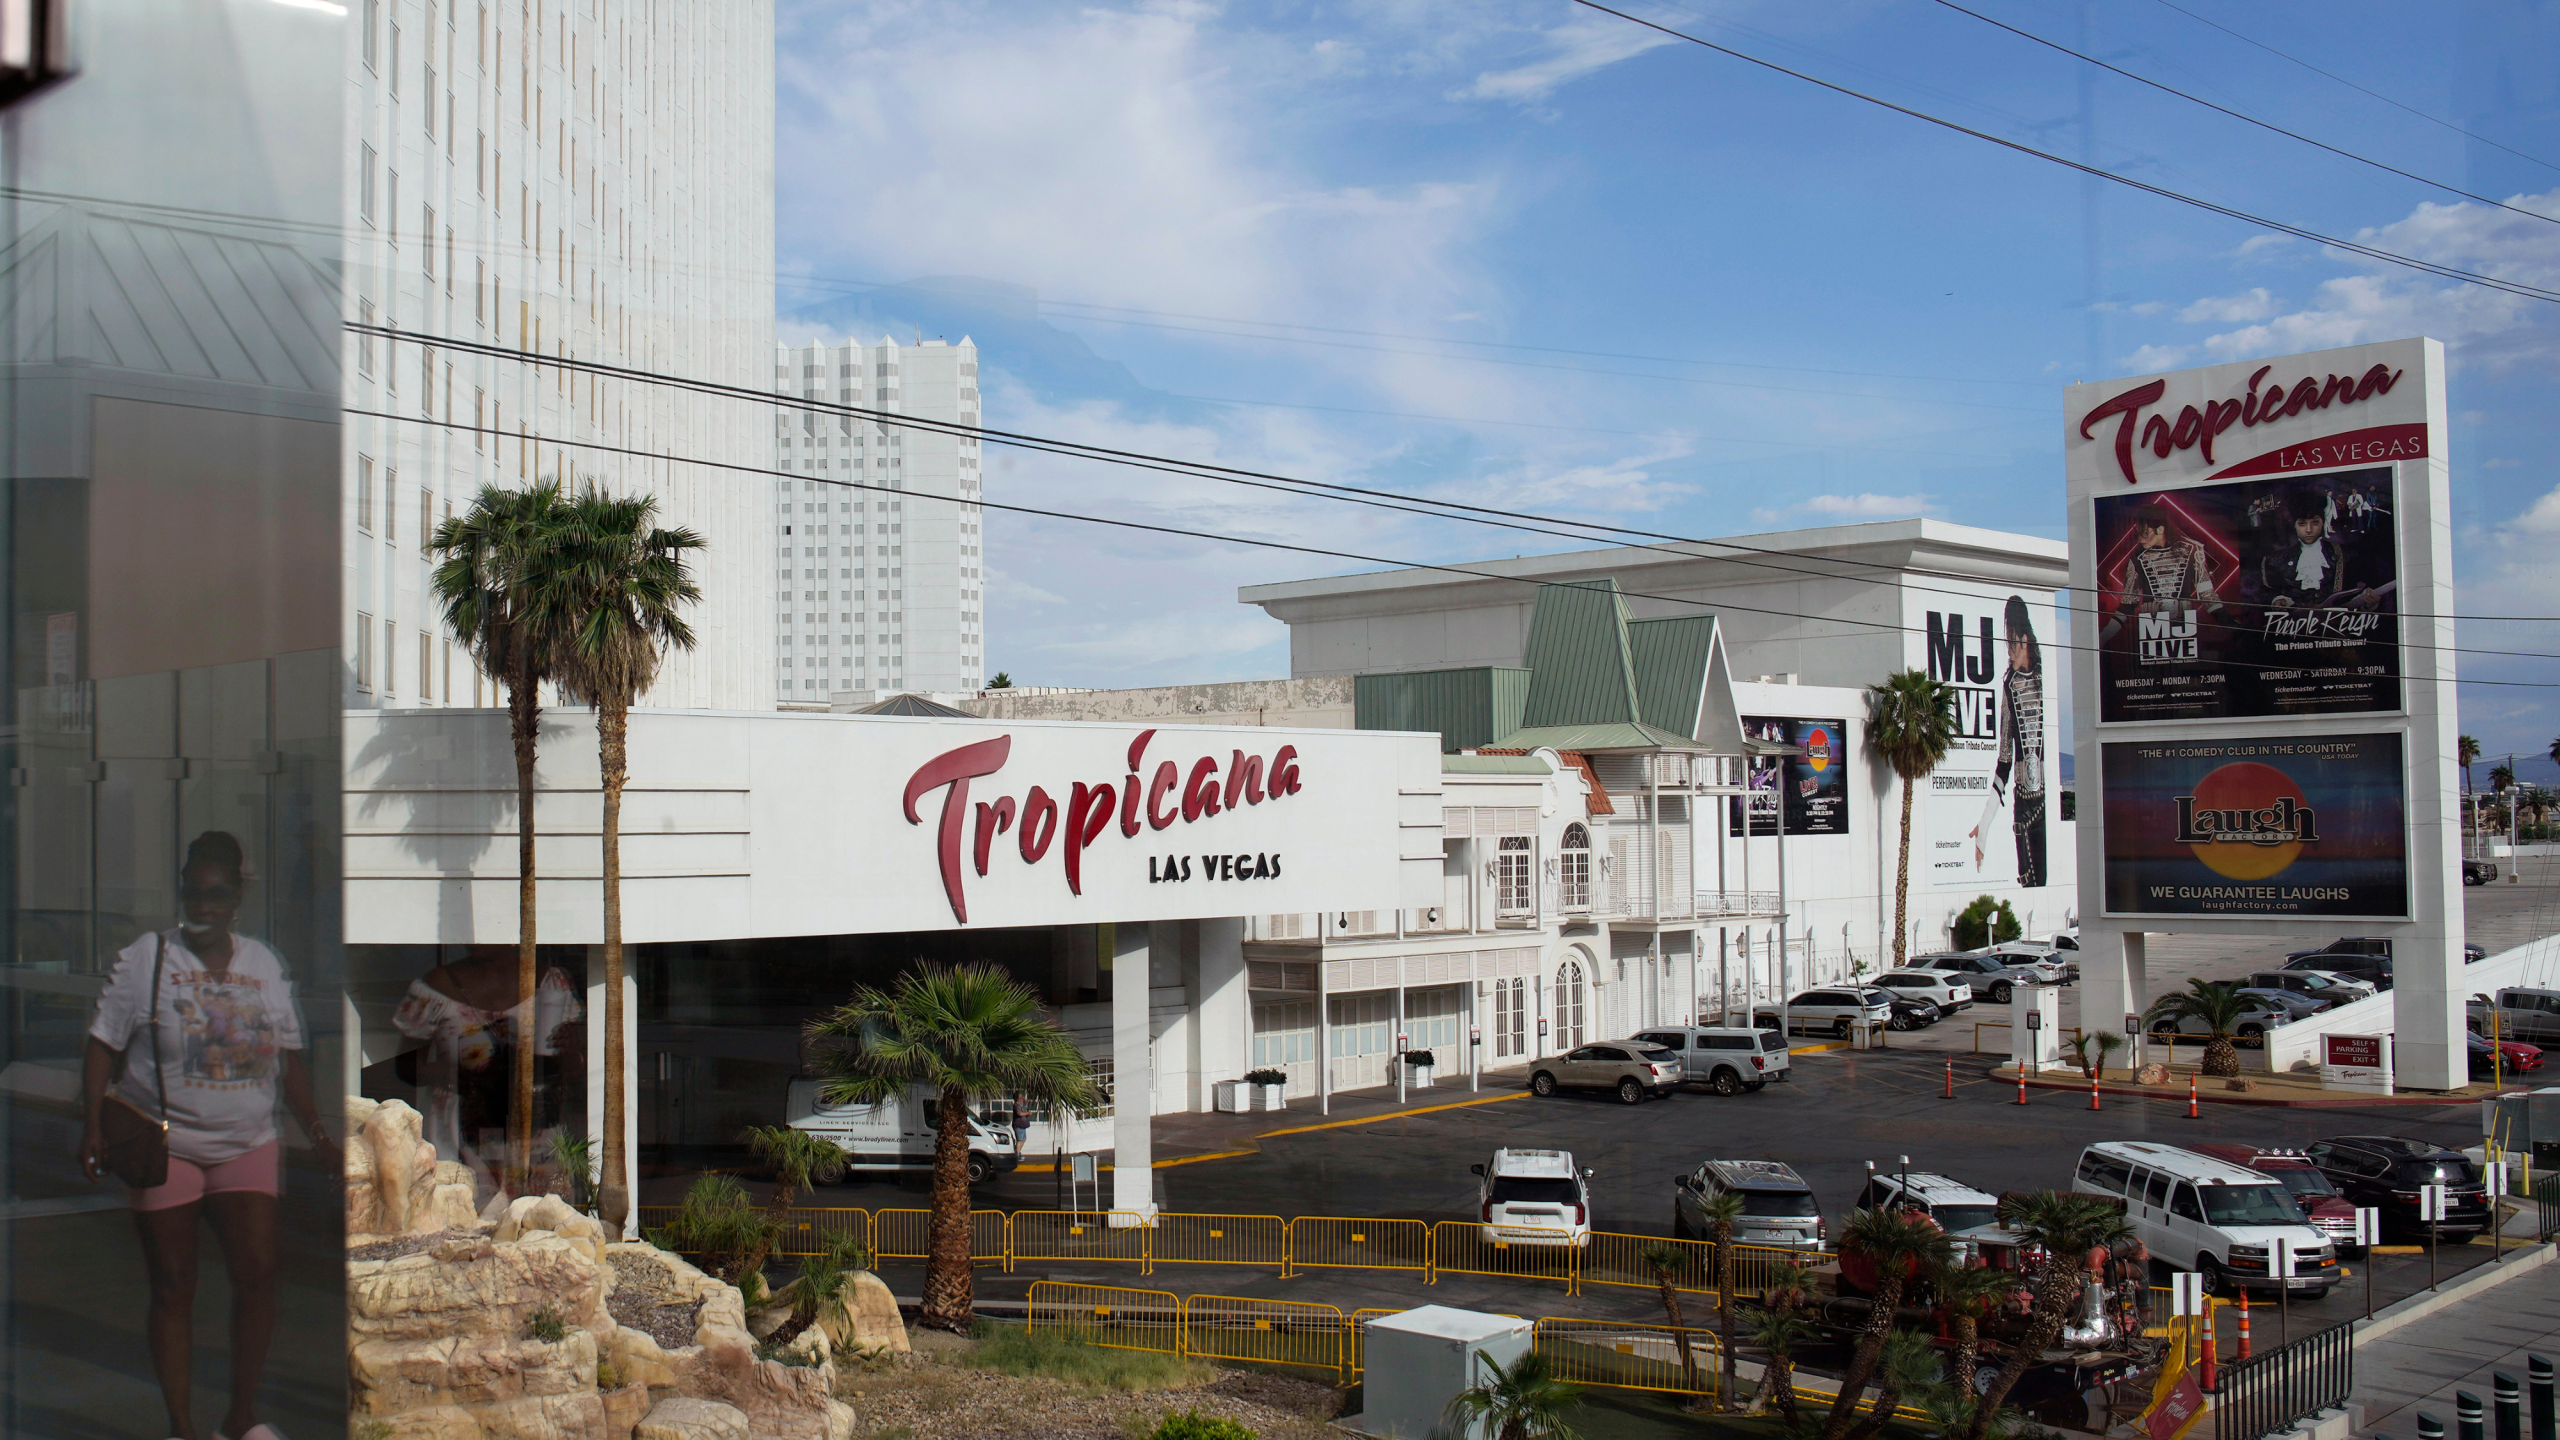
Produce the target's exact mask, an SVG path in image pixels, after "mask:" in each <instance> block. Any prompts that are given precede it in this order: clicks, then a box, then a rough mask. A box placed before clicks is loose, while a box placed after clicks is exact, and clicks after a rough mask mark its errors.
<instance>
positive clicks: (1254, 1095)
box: [1244, 1066, 1289, 1110]
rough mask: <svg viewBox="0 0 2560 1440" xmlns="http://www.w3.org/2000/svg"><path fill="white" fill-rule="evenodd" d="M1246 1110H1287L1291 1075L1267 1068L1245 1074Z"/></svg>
mask: <svg viewBox="0 0 2560 1440" xmlns="http://www.w3.org/2000/svg"><path fill="white" fill-rule="evenodd" d="M1244 1084H1245V1090H1246V1097H1245V1099H1246V1104H1245V1108H1246V1109H1249V1110H1286V1109H1288V1108H1289V1074H1288V1072H1287V1071H1285V1070H1275V1069H1273V1068H1271V1067H1269V1066H1265V1067H1263V1068H1262V1069H1260V1070H1247V1071H1246V1072H1244Z"/></svg>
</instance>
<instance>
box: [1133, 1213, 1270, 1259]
mask: <svg viewBox="0 0 2560 1440" xmlns="http://www.w3.org/2000/svg"><path fill="white" fill-rule="evenodd" d="M1153 1228H1154V1230H1155V1233H1154V1234H1153V1235H1151V1236H1149V1237H1148V1239H1147V1263H1148V1268H1149V1269H1153V1268H1154V1267H1156V1266H1158V1265H1264V1266H1269V1267H1270V1268H1272V1269H1275V1270H1280V1271H1284V1272H1285V1271H1286V1270H1287V1269H1288V1268H1289V1222H1288V1221H1286V1220H1283V1219H1281V1218H1280V1217H1279V1216H1277V1215H1171V1214H1166V1215H1158V1216H1157V1217H1156V1222H1155V1225H1154V1227H1153Z"/></svg>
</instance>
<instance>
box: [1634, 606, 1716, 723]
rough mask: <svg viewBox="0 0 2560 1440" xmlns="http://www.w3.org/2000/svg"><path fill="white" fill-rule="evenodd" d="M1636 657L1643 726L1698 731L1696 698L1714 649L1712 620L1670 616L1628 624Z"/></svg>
mask: <svg viewBox="0 0 2560 1440" xmlns="http://www.w3.org/2000/svg"><path fill="white" fill-rule="evenodd" d="M1627 648H1628V651H1629V652H1630V653H1631V654H1632V655H1633V656H1634V657H1635V667H1636V698H1637V700H1638V701H1639V702H1640V703H1641V704H1642V705H1643V707H1644V708H1643V711H1642V714H1643V716H1644V720H1645V723H1646V724H1648V725H1659V726H1661V727H1662V728H1663V729H1665V730H1669V731H1672V732H1673V733H1675V734H1680V735H1695V734H1696V733H1698V700H1699V697H1700V696H1701V695H1704V694H1705V693H1706V684H1707V662H1708V661H1709V660H1710V659H1712V658H1713V657H1714V655H1715V650H1716V617H1714V616H1713V615H1672V616H1667V617H1665V618H1663V619H1659V620H1636V621H1631V622H1629V623H1628V625H1627Z"/></svg>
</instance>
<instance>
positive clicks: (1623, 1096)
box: [1618, 1079, 1644, 1105]
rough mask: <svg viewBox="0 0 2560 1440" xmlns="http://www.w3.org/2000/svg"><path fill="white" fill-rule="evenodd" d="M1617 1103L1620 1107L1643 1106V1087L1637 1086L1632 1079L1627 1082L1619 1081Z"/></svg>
mask: <svg viewBox="0 0 2560 1440" xmlns="http://www.w3.org/2000/svg"><path fill="white" fill-rule="evenodd" d="M1618 1103H1619V1104H1621V1105H1641V1104H1643V1103H1644V1087H1643V1086H1641V1085H1639V1084H1637V1083H1636V1082H1635V1081H1634V1080H1632V1079H1629V1080H1621V1081H1619V1082H1618Z"/></svg>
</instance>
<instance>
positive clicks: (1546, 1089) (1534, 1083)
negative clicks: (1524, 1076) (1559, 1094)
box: [1529, 1070, 1556, 1099]
mask: <svg viewBox="0 0 2560 1440" xmlns="http://www.w3.org/2000/svg"><path fill="white" fill-rule="evenodd" d="M1529 1093H1530V1094H1532V1095H1535V1096H1538V1097H1540V1098H1541V1099H1543V1098H1545V1097H1546V1096H1549V1095H1553V1094H1554V1093H1556V1077H1554V1076H1553V1075H1550V1074H1548V1073H1547V1072H1546V1071H1544V1070H1541V1071H1539V1072H1538V1073H1537V1074H1535V1075H1532V1076H1530V1077H1529Z"/></svg>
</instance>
